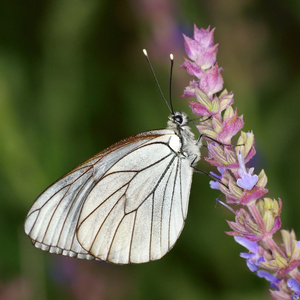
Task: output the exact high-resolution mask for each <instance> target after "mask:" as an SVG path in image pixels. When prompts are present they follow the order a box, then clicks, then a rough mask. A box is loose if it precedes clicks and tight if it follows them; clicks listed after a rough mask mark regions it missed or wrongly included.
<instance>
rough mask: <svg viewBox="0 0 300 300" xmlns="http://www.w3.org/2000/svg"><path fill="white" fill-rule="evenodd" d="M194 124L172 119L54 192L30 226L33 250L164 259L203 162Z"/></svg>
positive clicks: (90, 163) (40, 202)
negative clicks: (199, 163)
mask: <svg viewBox="0 0 300 300" xmlns="http://www.w3.org/2000/svg"><path fill="white" fill-rule="evenodd" d="M188 122H189V118H188V116H187V115H186V114H185V113H183V112H172V113H171V115H170V116H169V120H168V126H167V128H166V129H158V130H151V131H147V132H143V133H140V134H137V135H134V136H131V137H129V138H127V139H124V140H122V141H120V142H118V143H116V144H114V145H112V146H110V147H109V148H107V149H105V150H103V151H102V152H100V153H98V154H97V155H95V156H93V157H92V158H90V159H89V160H87V161H86V162H84V163H82V164H80V165H79V166H77V167H76V168H75V169H73V170H72V171H70V172H69V173H67V174H66V175H64V176H63V177H61V178H60V179H58V180H57V181H56V182H55V183H53V184H52V185H51V186H50V187H48V188H47V189H46V190H45V191H44V192H43V193H42V194H41V195H40V196H39V197H38V198H37V199H36V201H35V202H34V203H33V205H32V207H31V208H30V210H29V212H28V214H27V217H26V220H25V224H24V229H25V233H26V234H27V235H28V236H29V237H30V238H31V240H32V242H33V244H34V246H35V247H37V248H40V249H42V250H44V251H48V252H50V253H56V254H61V255H65V256H69V257H76V258H80V259H88V260H90V259H96V260H103V261H107V262H111V263H115V264H129V263H145V262H148V261H153V260H157V259H160V258H161V257H162V256H164V255H165V254H166V253H167V252H168V251H169V250H170V249H171V248H172V247H173V246H174V244H175V242H176V241H177V239H178V238H179V235H180V234H181V231H182V229H183V227H184V223H185V219H186V216H187V211H188V202H189V195H190V189H191V183H192V176H193V170H194V169H193V167H194V166H195V165H196V163H197V162H198V161H199V159H200V147H201V142H200V139H199V140H196V139H195V137H194V134H193V133H192V131H191V129H190V127H189V126H188Z"/></svg>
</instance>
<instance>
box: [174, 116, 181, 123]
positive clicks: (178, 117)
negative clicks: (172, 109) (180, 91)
mask: <svg viewBox="0 0 300 300" xmlns="http://www.w3.org/2000/svg"><path fill="white" fill-rule="evenodd" d="M173 120H174V121H175V122H176V123H178V124H182V122H183V118H182V116H181V115H175V116H174V117H173Z"/></svg>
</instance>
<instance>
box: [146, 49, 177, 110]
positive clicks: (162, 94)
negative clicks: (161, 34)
mask: <svg viewBox="0 0 300 300" xmlns="http://www.w3.org/2000/svg"><path fill="white" fill-rule="evenodd" d="M143 53H144V55H145V56H146V59H147V61H148V64H149V66H150V69H151V72H152V74H153V76H154V79H155V81H156V84H157V87H158V89H159V92H160V94H161V96H162V98H163V99H164V101H165V102H166V104H167V106H168V109H169V110H170V112H171V113H173V108H171V107H172V105H171V107H170V105H169V103H168V101H167V100H166V98H165V96H164V93H163V92H162V90H161V87H160V85H159V82H158V79H157V77H156V75H155V72H154V70H153V67H152V64H151V62H150V59H149V56H148V53H147V50H146V49H143Z"/></svg>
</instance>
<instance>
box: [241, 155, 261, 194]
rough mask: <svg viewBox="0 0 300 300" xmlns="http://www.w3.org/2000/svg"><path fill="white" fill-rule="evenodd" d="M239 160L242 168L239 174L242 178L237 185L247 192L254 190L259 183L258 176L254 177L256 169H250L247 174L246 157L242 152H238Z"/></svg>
mask: <svg viewBox="0 0 300 300" xmlns="http://www.w3.org/2000/svg"><path fill="white" fill-rule="evenodd" d="M237 158H238V161H239V165H240V168H239V169H238V173H239V175H240V177H241V178H239V179H238V180H237V185H238V186H239V187H241V188H242V189H246V190H249V191H250V190H252V188H253V187H254V186H255V184H256V183H257V181H258V176H257V175H252V173H253V171H254V168H250V169H249V171H248V172H247V170H246V166H245V161H244V157H243V155H242V153H241V151H239V152H238V154H237Z"/></svg>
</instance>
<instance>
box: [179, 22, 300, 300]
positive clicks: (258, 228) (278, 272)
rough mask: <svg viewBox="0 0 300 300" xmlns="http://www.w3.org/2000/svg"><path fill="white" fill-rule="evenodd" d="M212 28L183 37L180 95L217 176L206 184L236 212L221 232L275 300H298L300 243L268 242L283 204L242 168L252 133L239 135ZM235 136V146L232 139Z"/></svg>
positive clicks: (292, 239)
mask: <svg viewBox="0 0 300 300" xmlns="http://www.w3.org/2000/svg"><path fill="white" fill-rule="evenodd" d="M214 30H215V29H212V30H210V27H208V28H207V29H198V28H197V27H196V25H195V26H194V37H193V38H189V37H187V36H185V35H183V37H184V45H185V50H186V53H187V56H188V58H185V60H184V63H183V65H182V66H181V67H182V68H183V69H185V70H186V71H187V72H188V74H190V75H191V76H193V77H194V79H193V80H192V81H191V82H190V83H189V85H188V86H187V87H186V88H185V90H184V93H183V97H187V98H194V100H193V101H189V104H190V107H191V109H192V111H193V113H194V114H196V115H197V116H199V119H200V124H199V125H197V129H198V130H199V132H200V133H201V134H202V136H203V138H204V139H205V140H206V143H207V148H208V156H207V157H205V158H204V159H205V160H206V161H207V162H208V163H209V164H211V165H212V166H214V167H217V170H218V173H219V174H216V173H212V172H211V175H213V176H214V177H215V178H216V181H211V182H210V186H211V188H213V189H219V190H220V191H221V192H222V193H223V194H224V196H225V198H226V203H223V204H224V206H225V207H229V208H230V210H231V211H233V212H234V214H235V221H228V220H227V223H228V225H229V227H230V228H231V230H232V231H230V232H226V233H227V234H228V235H230V236H233V237H234V239H235V241H236V242H237V243H239V244H241V245H242V246H244V247H245V248H246V249H247V250H248V252H247V253H241V257H243V258H245V259H246V263H247V266H248V268H249V269H250V271H252V272H254V273H255V274H256V275H257V276H258V277H262V278H265V279H266V280H267V281H269V282H270V295H271V296H272V297H273V298H274V299H278V300H283V299H299V297H300V273H299V270H298V266H299V265H300V242H298V241H297V240H296V235H295V233H294V231H293V230H292V231H287V230H281V231H280V232H281V237H282V241H281V242H280V243H277V242H276V241H275V240H274V239H273V236H274V234H275V233H276V232H277V231H278V230H279V229H280V228H281V219H280V214H281V208H282V201H281V199H278V200H275V199H271V198H268V197H265V195H266V194H267V193H268V190H267V189H266V185H267V176H266V173H265V172H264V170H261V171H260V173H259V174H258V175H257V174H255V173H254V168H247V167H246V164H247V163H248V162H249V160H250V159H251V158H252V157H253V156H254V155H255V147H254V143H255V139H254V134H253V133H252V132H248V133H245V132H243V131H241V130H242V128H243V126H244V121H243V116H239V115H238V112H237V109H234V108H233V107H232V105H233V102H234V99H233V97H234V95H233V93H232V92H228V91H227V90H226V89H223V84H224V81H223V78H222V75H221V73H222V71H223V69H222V68H220V67H219V66H218V63H217V51H218V44H214V36H213V35H214ZM237 134H239V137H238V139H237V143H236V146H234V144H233V143H232V138H233V137H234V136H236V135H237ZM231 145H232V146H231ZM218 202H221V201H220V200H218ZM230 204H237V205H238V209H237V210H236V211H234V210H233V209H232V208H231V207H230Z"/></svg>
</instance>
